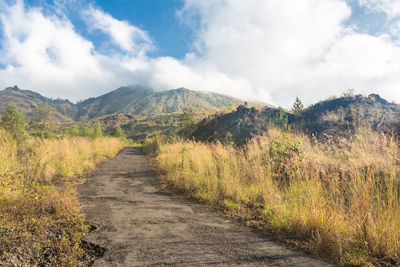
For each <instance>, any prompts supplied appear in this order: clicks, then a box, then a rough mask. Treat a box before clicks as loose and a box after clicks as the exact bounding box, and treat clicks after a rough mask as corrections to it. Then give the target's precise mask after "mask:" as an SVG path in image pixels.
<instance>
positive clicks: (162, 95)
mask: <svg viewBox="0 0 400 267" xmlns="http://www.w3.org/2000/svg"><path fill="white" fill-rule="evenodd" d="M240 102H241V101H240V100H238V99H235V98H233V97H229V96H225V95H220V94H215V93H207V92H196V91H191V90H188V89H186V88H179V89H173V90H168V91H153V90H149V89H142V88H137V87H121V88H119V89H117V90H114V91H112V92H110V93H107V94H104V95H102V96H99V97H96V98H90V99H88V100H86V101H83V102H81V103H79V104H77V108H78V110H79V111H78V114H77V116H76V118H75V119H76V120H87V119H92V118H95V117H99V116H104V115H109V114H116V113H129V114H134V115H138V116H149V115H158V114H162V113H174V112H178V111H182V110H183V109H184V108H185V107H192V108H204V109H209V108H215V107H220V106H227V105H229V104H237V103H240Z"/></svg>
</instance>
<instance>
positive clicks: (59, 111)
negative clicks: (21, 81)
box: [0, 86, 77, 121]
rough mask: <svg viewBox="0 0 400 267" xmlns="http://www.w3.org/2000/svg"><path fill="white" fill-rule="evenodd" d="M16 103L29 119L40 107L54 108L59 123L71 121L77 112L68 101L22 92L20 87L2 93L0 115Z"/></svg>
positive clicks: (31, 92) (0, 94) (10, 88)
mask: <svg viewBox="0 0 400 267" xmlns="http://www.w3.org/2000/svg"><path fill="white" fill-rule="evenodd" d="M11 102H14V103H15V104H16V105H17V106H18V108H19V109H20V110H21V111H22V112H23V113H24V114H25V116H26V117H27V118H30V117H31V116H32V114H33V113H32V112H33V110H34V109H35V108H36V107H38V106H40V105H49V106H51V107H53V108H54V110H55V111H56V112H55V119H56V120H57V121H71V120H72V117H74V116H75V113H76V111H77V109H76V107H75V106H74V104H72V103H71V102H69V101H68V100H63V99H50V98H47V97H44V96H42V95H40V94H38V93H35V92H33V91H29V90H21V89H19V88H18V86H14V87H8V88H6V89H4V90H1V91H0V115H1V114H4V112H5V110H6V107H7V105H8V104H9V103H11Z"/></svg>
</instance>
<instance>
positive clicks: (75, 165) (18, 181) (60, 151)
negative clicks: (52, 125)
mask: <svg viewBox="0 0 400 267" xmlns="http://www.w3.org/2000/svg"><path fill="white" fill-rule="evenodd" d="M123 145H125V142H124V141H122V140H120V139H117V138H97V139H93V138H91V139H88V138H82V137H74V138H64V139H40V138H27V139H26V140H24V141H23V142H20V141H16V140H15V139H14V138H13V137H12V136H11V135H10V134H9V133H7V132H6V131H5V130H3V129H2V128H0V265H1V266H77V265H82V264H84V263H85V262H87V260H88V259H87V255H86V254H85V251H84V250H83V248H82V246H81V238H82V237H83V236H84V235H85V234H87V233H88V230H89V226H88V224H87V223H86V222H85V217H84V215H83V214H82V212H81V206H80V204H79V202H78V200H77V197H76V190H75V188H74V186H73V185H74V184H76V182H79V178H77V177H79V176H82V175H83V174H86V173H87V172H88V171H90V170H93V168H94V167H95V165H96V164H97V163H99V162H101V161H103V160H105V159H106V158H108V157H111V156H113V155H114V154H116V153H117V152H118V151H119V150H120V149H121V148H122V146H123Z"/></svg>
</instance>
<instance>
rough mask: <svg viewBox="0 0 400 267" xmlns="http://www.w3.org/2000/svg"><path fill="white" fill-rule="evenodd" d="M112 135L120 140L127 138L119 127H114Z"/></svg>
mask: <svg viewBox="0 0 400 267" xmlns="http://www.w3.org/2000/svg"><path fill="white" fill-rule="evenodd" d="M112 135H113V136H115V137H119V138H126V136H125V131H124V130H123V129H122V128H121V126H119V125H117V126H115V127H114V129H113V132H112Z"/></svg>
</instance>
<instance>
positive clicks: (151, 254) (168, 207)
mask: <svg viewBox="0 0 400 267" xmlns="http://www.w3.org/2000/svg"><path fill="white" fill-rule="evenodd" d="M160 188H161V186H160V184H159V180H158V179H157V177H156V175H155V174H154V172H153V171H152V169H151V167H150V166H149V164H148V161H147V159H146V157H145V156H144V155H143V154H142V153H141V152H140V150H139V149H138V148H131V147H130V148H125V149H123V150H122V151H121V152H120V153H119V154H118V155H117V156H116V157H115V158H113V159H111V160H109V161H107V162H105V163H103V164H101V165H100V166H99V167H98V168H97V170H96V171H95V172H94V173H93V174H92V176H90V177H88V178H87V179H86V182H85V183H84V184H82V185H79V187H78V192H79V199H80V201H81V203H82V204H83V207H84V208H83V210H84V212H85V214H86V215H87V218H88V220H89V221H90V222H91V223H92V224H93V225H95V226H96V227H97V230H95V231H94V232H92V233H91V234H90V235H89V236H87V237H86V238H85V241H87V242H90V243H93V244H96V245H99V246H101V247H103V248H105V249H106V251H105V254H104V256H103V257H102V258H100V259H98V260H97V261H96V262H95V263H94V265H95V266H160V265H161V266H164V265H179V266H204V265H212V266H232V265H233V266H237V265H240V266H325V265H327V264H326V263H324V262H321V261H319V260H315V259H312V258H311V257H309V256H307V255H305V254H303V253H299V252H293V251H290V250H288V249H287V248H285V247H283V246H281V245H278V244H276V243H274V242H272V241H270V240H268V239H267V238H265V237H262V236H260V235H258V234H256V233H253V232H252V231H251V229H250V228H248V227H245V226H242V225H239V224H237V223H233V222H227V221H225V220H224V219H223V218H221V217H219V216H218V215H216V214H213V213H210V212H207V211H205V210H204V209H203V208H202V207H198V206H196V205H195V204H193V203H191V202H189V201H186V200H182V199H180V198H178V197H176V196H174V195H171V194H168V193H166V192H163V191H161V189H160Z"/></svg>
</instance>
